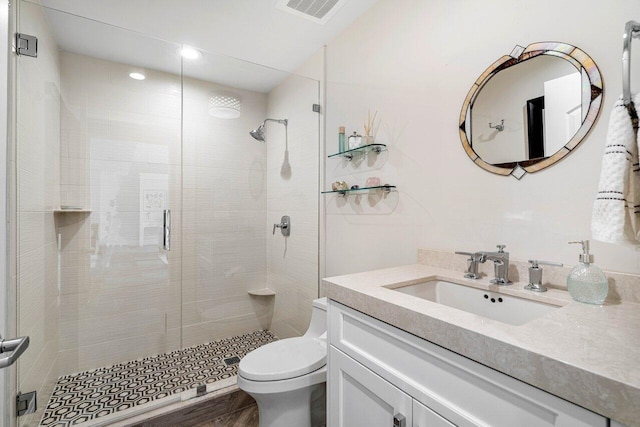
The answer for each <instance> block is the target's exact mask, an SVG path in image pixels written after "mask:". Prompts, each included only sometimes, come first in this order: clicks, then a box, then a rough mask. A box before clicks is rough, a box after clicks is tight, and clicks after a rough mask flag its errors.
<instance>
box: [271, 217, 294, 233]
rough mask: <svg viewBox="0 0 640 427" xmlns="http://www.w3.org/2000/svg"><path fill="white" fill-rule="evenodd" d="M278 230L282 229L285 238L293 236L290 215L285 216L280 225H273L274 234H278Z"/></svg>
mask: <svg viewBox="0 0 640 427" xmlns="http://www.w3.org/2000/svg"><path fill="white" fill-rule="evenodd" d="M276 228H279V229H280V232H281V233H282V235H283V236H285V237H288V236H289V235H290V234H291V218H289V215H283V216H282V218H281V219H280V224H273V233H272V234H274V235H275V234H276Z"/></svg>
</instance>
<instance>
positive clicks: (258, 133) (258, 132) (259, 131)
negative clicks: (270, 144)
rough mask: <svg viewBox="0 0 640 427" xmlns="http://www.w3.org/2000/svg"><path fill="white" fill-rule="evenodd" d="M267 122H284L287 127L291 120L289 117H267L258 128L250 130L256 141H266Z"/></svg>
mask: <svg viewBox="0 0 640 427" xmlns="http://www.w3.org/2000/svg"><path fill="white" fill-rule="evenodd" d="M267 122H276V123H280V124H283V125H284V127H285V128H287V127H288V125H289V120H287V119H265V120H264V121H263V122H262V123H261V124H260V126H258V127H257V128H256V129H254V130H252V131H251V132H249V135H251V136H252V137H253V138H254V139H255V140H256V141H260V142H264V141H265V135H264V132H265V125H266V124H267Z"/></svg>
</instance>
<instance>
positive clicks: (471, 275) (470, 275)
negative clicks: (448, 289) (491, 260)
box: [456, 251, 487, 279]
mask: <svg viewBox="0 0 640 427" xmlns="http://www.w3.org/2000/svg"><path fill="white" fill-rule="evenodd" d="M456 254H457V255H467V256H468V257H469V258H468V259H467V271H465V275H464V277H466V278H467V279H479V278H480V274H478V263H479V262H485V261H486V260H487V256H486V254H485V253H484V252H458V251H456Z"/></svg>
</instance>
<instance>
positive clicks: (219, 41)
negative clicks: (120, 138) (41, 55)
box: [40, 0, 378, 92]
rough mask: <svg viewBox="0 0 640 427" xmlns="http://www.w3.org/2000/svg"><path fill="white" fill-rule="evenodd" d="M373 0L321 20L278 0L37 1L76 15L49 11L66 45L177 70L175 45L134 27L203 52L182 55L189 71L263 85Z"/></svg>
mask: <svg viewBox="0 0 640 427" xmlns="http://www.w3.org/2000/svg"><path fill="white" fill-rule="evenodd" d="M377 1H378V0H347V1H346V2H345V4H344V5H343V6H342V7H341V8H340V9H339V10H338V11H337V12H336V13H335V15H333V16H332V17H331V19H329V20H328V21H327V22H326V23H325V24H324V25H321V24H318V23H315V22H313V21H311V20H308V19H305V18H302V17H299V16H296V15H294V14H291V13H287V12H285V11H283V10H281V9H279V8H277V7H276V4H277V3H278V0H40V3H41V4H42V5H44V6H46V7H48V8H53V9H57V10H60V11H64V12H67V13H70V14H73V15H77V16H72V15H68V14H63V13H57V12H55V11H47V19H48V20H49V23H50V24H51V26H52V28H53V32H54V34H55V36H56V39H57V41H58V43H59V45H60V47H61V48H62V49H63V50H68V51H71V52H76V53H82V54H86V55H90V56H95V57H99V58H104V59H109V60H112V61H118V62H123V63H128V64H132V65H136V66H141V67H147V68H154V69H159V70H162V71H169V72H178V71H179V69H180V68H179V60H177V59H176V55H175V54H176V47H175V46H173V45H171V44H168V43H162V42H160V41H158V40H153V39H151V38H149V37H144V36H142V35H141V34H136V32H139V33H143V34H145V35H149V36H152V37H156V38H159V39H162V40H167V41H171V42H175V43H181V44H185V45H189V46H194V47H197V48H198V49H201V50H203V51H206V54H205V57H204V58H203V59H201V60H199V62H198V61H192V62H190V63H187V62H186V60H185V70H184V71H185V74H186V75H189V76H192V77H197V78H201V79H205V80H209V81H216V82H219V83H222V84H226V85H230V86H235V87H239V88H243V89H250V90H258V91H261V92H267V91H269V90H270V89H271V88H273V87H274V86H275V85H276V84H277V83H278V82H280V81H281V80H282V79H283V78H284V77H285V76H286V73H283V72H280V71H278V70H284V71H287V72H293V71H295V70H296V69H297V68H298V67H299V66H300V65H302V64H303V63H304V62H305V61H306V60H307V59H308V58H310V57H311V56H312V55H313V54H314V53H316V52H317V51H318V50H319V49H320V48H321V47H322V46H323V45H324V44H326V43H327V42H328V41H329V40H331V39H332V38H333V37H335V36H336V35H338V34H339V33H340V32H341V31H343V30H344V29H345V28H347V27H348V26H349V25H350V24H351V23H352V22H353V21H355V20H356V19H357V18H358V17H359V16H360V15H362V14H363V13H364V12H365V11H366V10H368V9H369V8H370V7H371V6H372V5H373V4H374V3H376V2H377ZM78 16H80V17H84V18H89V19H91V20H95V21H99V22H104V23H107V24H110V25H112V26H116V27H121V28H114V27H110V26H105V25H101V24H100V23H96V22H93V21H90V20H87V19H81V18H79V17H78ZM123 28H126V29H128V30H133V32H131V31H124V30H122V29H123ZM236 58H238V59H241V60H243V61H238V60H237V59H236ZM244 61H249V62H252V63H254V64H261V65H263V66H266V67H271V68H273V69H269V68H266V67H263V66H256V65H252V64H247V63H246V62H244Z"/></svg>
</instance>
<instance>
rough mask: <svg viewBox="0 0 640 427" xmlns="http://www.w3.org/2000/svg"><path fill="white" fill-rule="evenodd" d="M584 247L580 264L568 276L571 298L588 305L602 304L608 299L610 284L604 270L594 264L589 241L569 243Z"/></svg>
mask: <svg viewBox="0 0 640 427" xmlns="http://www.w3.org/2000/svg"><path fill="white" fill-rule="evenodd" d="M569 243H576V244H581V245H582V253H581V254H580V264H578V265H576V266H575V267H574V268H573V270H571V272H570V273H569V276H567V287H568V288H569V294H570V295H571V297H572V298H573V299H574V300H576V301H580V302H586V303H587V304H602V303H603V302H604V300H605V299H606V298H607V293H608V292H609V284H608V283H607V277H606V276H605V275H604V273H603V272H602V270H600V269H599V268H598V267H596V266H595V265H594V264H592V263H593V256H592V255H590V254H589V241H588V240H581V241H579V242H569Z"/></svg>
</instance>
